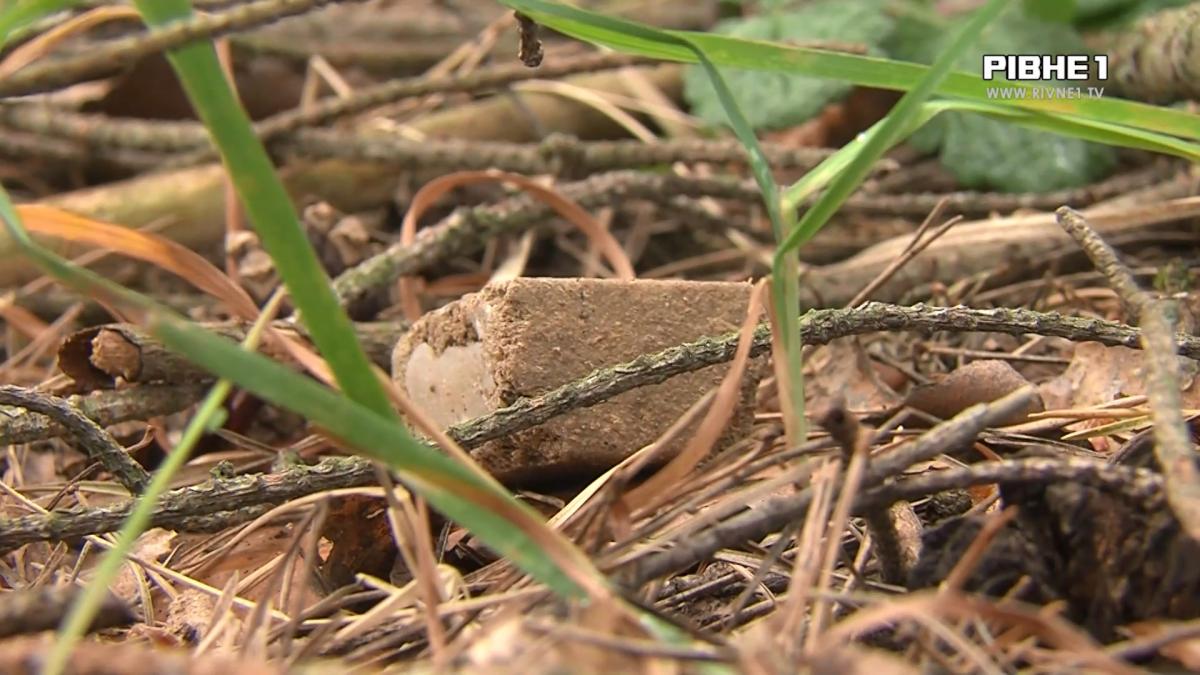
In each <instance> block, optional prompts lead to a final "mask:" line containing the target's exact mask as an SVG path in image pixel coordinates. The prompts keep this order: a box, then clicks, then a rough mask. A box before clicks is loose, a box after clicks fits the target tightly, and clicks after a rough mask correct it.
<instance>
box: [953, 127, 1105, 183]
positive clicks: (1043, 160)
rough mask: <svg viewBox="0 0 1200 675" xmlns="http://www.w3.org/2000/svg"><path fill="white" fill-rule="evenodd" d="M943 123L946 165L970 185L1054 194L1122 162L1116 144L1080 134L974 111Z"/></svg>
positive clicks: (1090, 180) (1096, 178) (1096, 175)
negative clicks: (1054, 131)
mask: <svg viewBox="0 0 1200 675" xmlns="http://www.w3.org/2000/svg"><path fill="white" fill-rule="evenodd" d="M937 122H938V123H937V124H936V125H935V126H933V127H931V128H933V129H935V130H939V131H940V132H941V139H940V145H941V153H940V154H939V157H940V158H941V161H942V164H943V165H944V166H945V167H946V168H947V169H948V170H949V171H950V172H951V173H952V174H954V177H955V178H956V179H957V180H958V182H959V183H962V184H963V185H964V186H966V187H971V188H992V189H995V190H1000V191H1005V192H1050V191H1052V190H1059V189H1064V188H1070V187H1076V186H1080V185H1087V184H1089V183H1092V182H1095V181H1097V180H1100V179H1101V178H1104V177H1105V176H1107V175H1108V174H1109V173H1111V172H1112V169H1113V168H1114V167H1115V166H1116V154H1115V153H1114V152H1113V151H1112V149H1111V148H1109V147H1107V146H1104V145H1099V144H1097V143H1089V142H1087V141H1082V140H1079V139H1077V138H1068V137H1066V136H1061V135H1058V134H1052V133H1047V132H1044V131H1034V130H1032V129H1022V128H1021V127H1018V126H1015V125H1013V124H1009V123H1008V122H1002V121H999V120H994V119H987V118H984V117H979V116H977V115H972V114H970V113H949V114H947V115H946V116H944V117H942V118H940V119H939V120H937Z"/></svg>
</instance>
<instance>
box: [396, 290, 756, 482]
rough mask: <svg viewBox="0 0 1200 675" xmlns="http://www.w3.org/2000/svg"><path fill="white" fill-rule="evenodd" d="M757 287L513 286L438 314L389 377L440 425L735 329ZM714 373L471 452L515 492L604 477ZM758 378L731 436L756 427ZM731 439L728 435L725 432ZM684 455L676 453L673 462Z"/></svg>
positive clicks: (752, 378) (411, 337)
mask: <svg viewBox="0 0 1200 675" xmlns="http://www.w3.org/2000/svg"><path fill="white" fill-rule="evenodd" d="M750 290H751V285H750V284H748V283H726V282H699V281H651V280H643V281H616V280H601V279H533V278H524V279H514V280H511V281H506V282H502V283H497V284H493V285H489V286H487V287H485V288H484V289H483V290H481V291H480V292H478V293H474V294H471V295H468V296H465V297H464V298H462V299H460V300H458V301H457V302H454V303H452V304H450V305H447V306H446V307H443V308H441V309H439V310H437V311H435V312H431V313H429V314H428V315H426V316H425V317H423V318H422V319H421V320H420V321H418V322H417V323H416V324H415V325H414V326H413V328H412V330H411V331H409V333H408V334H406V335H405V336H404V337H403V338H402V339H401V340H400V342H399V343H398V344H397V345H396V349H395V352H394V353H393V357H392V376H393V378H394V379H395V381H396V383H397V384H398V385H399V386H401V387H402V388H403V389H404V390H405V391H406V392H407V393H408V395H409V396H410V397H411V398H412V399H413V401H414V403H416V404H417V405H418V406H420V407H421V408H422V409H424V410H425V411H426V412H427V413H428V414H429V415H430V416H431V417H432V418H433V419H434V420H435V421H436V422H437V423H438V424H440V425H442V426H443V427H446V426H450V425H452V424H455V423H458V422H462V421H464V420H468V419H471V418H473V417H477V416H479V415H483V414H486V413H488V412H490V411H492V410H495V409H497V408H501V407H504V406H506V405H509V404H511V403H513V402H514V401H516V400H517V399H519V398H522V397H528V396H537V395H539V394H542V393H545V392H546V391H549V390H551V389H554V388H556V387H559V386H561V385H563V384H566V383H568V382H570V381H572V380H576V379H578V378H580V377H583V376H584V375H587V374H588V373H590V372H592V371H593V370H596V369H598V368H605V367H608V366H613V365H617V364H619V363H623V362H626V361H630V360H632V359H634V358H636V357H638V356H641V355H642V354H647V353H651V352H656V351H659V350H662V349H665V348H667V347H673V346H675V345H678V344H681V343H684V342H689V341H692V340H695V339H698V338H701V337H704V336H708V335H719V334H723V333H728V332H731V331H734V330H737V328H738V326H739V325H740V324H741V322H742V320H743V319H744V317H745V313H746V308H747V305H748V304H749V299H750ZM727 367H728V366H726V365H724V364H722V365H717V366H711V367H709V368H705V369H703V370H699V371H696V372H693V373H686V374H683V375H679V376H677V377H674V378H671V379H670V380H668V381H666V382H663V383H661V384H657V385H651V386H647V387H641V388H638V389H635V390H633V391H629V392H625V393H624V394H621V395H619V396H616V397H614V398H613V399H610V400H608V401H605V402H603V403H600V404H598V405H595V406H591V407H589V408H583V409H580V410H575V411H571V412H569V413H566V414H564V415H561V416H559V417H557V418H555V419H552V420H550V421H548V422H546V423H545V424H542V425H540V426H537V427H534V428H531V429H527V430H525V431H522V432H518V433H516V434H512V435H511V436H509V437H507V438H504V439H498V440H495V441H490V442H488V443H486V444H485V445H483V446H481V447H479V448H477V449H475V450H474V451H473V452H472V454H473V455H474V456H475V457H476V458H477V459H478V460H479V461H480V462H481V463H482V464H483V466H484V467H485V468H486V469H487V470H488V471H490V472H492V473H493V474H494V475H495V476H496V477H497V478H499V479H500V480H502V481H504V482H506V483H510V484H512V483H519V484H528V483H540V482H544V481H547V480H553V479H559V478H566V477H580V476H588V475H595V474H598V473H600V472H602V471H604V470H606V469H608V468H610V467H612V466H613V465H615V464H616V463H618V462H620V461H621V460H622V459H624V458H625V457H628V456H629V455H630V454H632V453H633V452H635V451H637V450H638V449H639V448H641V447H642V446H644V445H646V444H648V443H650V442H652V441H654V440H655V439H656V438H658V437H659V436H660V435H661V434H662V432H663V431H665V430H666V429H667V427H668V426H670V425H671V423H672V422H674V421H675V420H676V419H677V418H678V417H679V416H680V415H681V414H683V413H684V412H685V411H686V410H687V409H688V408H689V407H690V406H691V405H692V404H693V403H694V402H695V401H696V400H697V399H699V398H700V397H701V396H703V395H704V394H705V393H706V392H707V391H708V390H709V389H710V388H711V387H713V386H716V385H717V384H719V383H720V381H721V378H722V376H723V375H724V374H725V372H726V370H727ZM758 370H759V369H757V368H751V369H750V374H748V376H747V381H746V383H745V386H744V387H743V395H742V398H741V401H740V402H739V407H738V410H737V411H736V413H735V415H734V417H733V420H732V421H731V423H730V432H731V434H737V435H738V436H740V435H743V434H744V433H745V432H746V431H747V430H748V429H749V425H750V423H751V421H752V419H753V393H754V389H755V387H754V384H756V382H757V378H758ZM727 437H730V434H727ZM677 450H678V448H677V447H676V448H670V449H668V453H667V456H670V453H671V452H674V451H677Z"/></svg>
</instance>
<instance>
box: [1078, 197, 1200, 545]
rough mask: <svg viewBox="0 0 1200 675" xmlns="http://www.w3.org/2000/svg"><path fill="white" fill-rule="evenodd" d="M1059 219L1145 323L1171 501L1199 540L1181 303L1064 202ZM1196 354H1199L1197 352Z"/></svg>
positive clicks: (1159, 451) (1198, 477)
mask: <svg viewBox="0 0 1200 675" xmlns="http://www.w3.org/2000/svg"><path fill="white" fill-rule="evenodd" d="M1056 215H1057V216H1058V222H1059V224H1060V225H1061V226H1062V228H1063V229H1064V230H1066V232H1067V233H1068V234H1070V235H1071V236H1072V237H1073V238H1074V239H1075V241H1076V242H1077V243H1078V244H1079V247H1080V248H1082V249H1083V251H1084V253H1086V254H1087V256H1088V258H1089V259H1091V261H1092V264H1094V265H1095V266H1096V269H1098V270H1099V271H1100V272H1101V273H1103V274H1104V276H1105V278H1106V279H1108V282H1109V285H1110V286H1112V287H1113V290H1115V291H1116V292H1117V295H1119V296H1120V298H1121V301H1122V302H1123V303H1124V304H1125V307H1126V309H1127V314H1128V315H1130V317H1131V318H1133V319H1134V320H1135V321H1138V322H1139V323H1140V324H1141V326H1142V349H1143V351H1145V353H1146V356H1145V360H1146V370H1147V371H1148V372H1147V375H1146V395H1147V397H1148V398H1149V403H1150V410H1151V413H1152V417H1153V419H1154V440H1155V444H1154V450H1155V456H1156V457H1157V458H1158V463H1159V464H1160V465H1161V466H1162V470H1163V476H1164V480H1165V481H1166V493H1167V502H1168V503H1169V504H1170V505H1171V510H1172V511H1173V512H1174V513H1175V517H1176V518H1178V519H1179V522H1180V524H1181V525H1182V526H1183V529H1184V530H1185V531H1186V532H1187V533H1188V534H1189V535H1190V536H1191V537H1192V538H1193V539H1197V540H1200V468H1198V467H1197V466H1196V451H1195V449H1194V447H1193V446H1192V438H1191V434H1190V433H1189V432H1188V428H1187V423H1186V421H1185V420H1184V416H1183V402H1182V399H1181V398H1180V395H1179V383H1180V380H1181V378H1180V373H1179V359H1178V357H1177V356H1176V355H1177V354H1178V353H1179V352H1180V350H1179V347H1178V345H1177V344H1176V339H1175V331H1176V323H1177V321H1178V312H1179V309H1178V306H1177V305H1176V304H1175V303H1174V302H1172V301H1171V300H1166V299H1158V298H1155V297H1153V296H1152V295H1150V294H1149V293H1146V292H1145V291H1143V290H1141V289H1140V288H1138V285H1137V281H1135V280H1134V278H1133V275H1132V274H1130V272H1129V270H1128V269H1127V268H1126V267H1125V265H1123V264H1122V263H1121V261H1120V260H1118V259H1117V254H1116V251H1114V250H1113V249H1112V247H1111V246H1109V245H1108V244H1107V243H1105V242H1104V240H1103V239H1101V238H1100V235H1099V234H1097V233H1096V231H1095V230H1093V229H1092V228H1091V226H1090V225H1089V224H1088V222H1087V220H1085V219H1084V217H1083V216H1082V215H1081V214H1079V213H1078V212H1076V211H1074V210H1072V209H1069V208H1067V207H1065V206H1064V207H1062V208H1060V209H1059V210H1058V211H1057V212H1056ZM1193 358H1194V357H1193Z"/></svg>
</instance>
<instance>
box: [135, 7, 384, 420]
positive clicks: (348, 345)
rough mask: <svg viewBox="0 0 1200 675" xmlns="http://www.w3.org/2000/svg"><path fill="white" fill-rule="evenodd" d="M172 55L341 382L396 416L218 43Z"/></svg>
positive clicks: (169, 10) (171, 15)
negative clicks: (224, 67)
mask: <svg viewBox="0 0 1200 675" xmlns="http://www.w3.org/2000/svg"><path fill="white" fill-rule="evenodd" d="M134 4H135V5H136V6H137V8H138V11H139V12H140V13H141V14H142V17H143V18H144V20H145V21H146V23H147V24H149V25H150V26H152V27H161V26H163V25H165V24H167V23H169V22H171V21H174V20H178V19H184V18H187V17H189V16H191V14H192V11H191V7H190V6H189V4H188V2H187V0H136V2H135V3H134ZM167 58H168V60H170V62H171V65H172V66H173V67H174V69H175V72H176V73H177V74H178V75H179V79H180V81H181V82H182V83H183V87H184V90H185V91H186V92H187V95H188V99H189V100H191V102H192V105H193V107H194V108H195V109H196V113H197V115H199V117H200V120H201V121H202V122H203V123H204V125H205V126H206V127H207V128H208V130H209V133H211V134H212V137H213V141H214V143H215V145H216V146H217V148H218V149H219V150H220V153H221V159H222V160H223V162H224V163H225V168H226V169H227V170H228V171H229V175H230V178H231V179H232V181H233V184H234V187H235V188H236V189H237V193H238V196H239V197H240V198H241V200H242V203H243V205H244V206H245V208H246V211H247V213H248V214H249V216H250V221H251V223H252V224H253V226H254V229H255V230H256V231H257V232H258V234H259V237H260V238H261V240H262V243H263V246H264V248H265V249H266V250H267V253H269V254H270V256H271V260H272V261H273V262H274V264H275V268H276V269H277V270H278V271H279V276H280V278H282V279H283V282H284V284H285V285H286V286H287V289H288V292H289V293H290V295H291V298H292V301H293V302H294V303H295V304H296V307H297V308H299V310H300V316H301V319H302V320H303V321H304V323H305V326H306V327H307V328H308V331H309V334H310V335H311V336H312V340H313V342H314V343H315V344H316V346H317V349H318V350H319V351H320V352H321V356H323V357H324V358H325V360H326V361H327V362H328V363H329V366H330V369H331V370H332V371H333V373H334V376H335V377H336V378H337V382H338V385H339V386H340V387H341V388H342V389H343V390H344V391H345V392H346V393H347V394H348V395H349V396H350V397H351V398H353V399H354V400H356V401H359V402H361V403H363V404H364V405H366V406H367V407H369V408H371V409H373V410H375V411H376V412H378V413H380V414H381V415H385V416H393V417H394V416H395V412H394V411H393V410H392V407H391V405H390V403H389V402H388V399H387V395H386V394H385V393H384V390H383V387H382V386H381V385H380V383H379V381H378V379H376V377H375V375H374V373H373V372H372V370H371V367H370V361H369V360H368V359H367V356H366V354H365V353H364V352H363V350H362V347H361V346H360V345H359V343H358V339H357V338H356V337H355V334H354V330H353V328H352V326H351V325H350V319H349V317H347V316H346V313H345V312H344V311H342V308H341V306H340V305H339V304H338V301H337V298H336V296H335V295H334V293H333V290H332V288H331V287H330V284H329V279H328V277H326V275H325V272H324V270H323V269H322V268H321V265H320V263H319V262H318V261H317V257H316V254H315V253H314V252H313V249H312V246H311V245H310V244H309V243H308V238H307V237H306V236H305V234H304V231H303V229H302V228H301V225H300V220H299V217H298V216H297V214H296V209H295V207H294V206H293V205H292V201H291V198H290V197H289V196H288V193H287V191H286V190H285V189H284V187H283V183H282V182H281V181H280V180H279V177H278V176H277V175H276V173H275V167H274V166H273V165H272V164H271V160H270V159H269V158H268V156H267V153H266V150H265V148H264V147H263V145H262V142H261V141H259V139H258V136H257V135H255V133H254V129H253V127H252V126H251V124H250V119H249V118H248V117H247V116H246V112H245V111H244V110H243V109H242V106H241V104H239V103H238V101H237V98H236V97H235V96H234V93H233V90H232V89H231V88H230V86H229V82H228V81H227V80H226V79H225V75H224V73H223V72H222V70H221V65H220V62H219V61H218V60H217V53H216V50H215V49H214V48H213V46H212V43H211V42H209V41H201V42H194V43H191V44H189V45H186V46H183V47H180V48H178V49H174V50H171V51H170V52H169V53H168V54H167Z"/></svg>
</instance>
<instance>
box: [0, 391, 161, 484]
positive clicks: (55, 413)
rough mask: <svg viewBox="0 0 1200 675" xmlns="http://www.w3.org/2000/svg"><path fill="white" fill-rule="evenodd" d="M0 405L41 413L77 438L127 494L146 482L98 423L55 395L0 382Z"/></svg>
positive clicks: (146, 475) (139, 469)
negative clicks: (122, 486)
mask: <svg viewBox="0 0 1200 675" xmlns="http://www.w3.org/2000/svg"><path fill="white" fill-rule="evenodd" d="M0 405H7V406H13V407H16V408H21V409H24V410H28V411H30V412H33V413H37V414H39V415H43V416H45V417H47V418H49V419H51V420H54V421H55V422H56V423H58V424H59V425H60V426H61V427H62V428H63V429H65V430H66V431H67V432H68V433H70V434H71V435H72V436H73V437H74V438H75V440H76V442H78V444H79V448H80V449H81V450H82V451H83V452H84V454H86V455H87V456H88V457H89V458H91V459H92V460H93V461H96V462H99V463H100V465H101V466H103V467H104V468H105V469H106V470H107V471H108V472H109V473H111V474H112V475H113V477H115V478H116V479H117V482H119V483H120V484H121V485H124V486H125V489H126V490H129V493H130V494H134V495H139V494H141V493H142V492H143V491H144V490H145V489H146V486H147V485H149V484H150V474H149V473H147V472H146V470H145V469H144V468H142V465H141V464H138V463H137V462H136V461H134V460H133V458H132V457H130V456H129V454H128V453H126V452H125V448H122V447H121V446H120V444H118V443H117V442H116V441H115V440H113V437H112V436H110V435H108V432H107V431H105V430H104V429H103V428H102V427H101V426H100V425H98V424H96V422H95V421H93V420H92V419H91V418H90V417H88V416H87V415H84V414H83V413H82V412H80V411H79V409H78V408H76V407H75V406H73V405H71V404H70V402H68V401H65V400H63V399H61V398H58V397H57V396H50V395H48V394H43V393H41V392H37V391H34V390H32V389H26V388H24V387H18V386H15V385H11V384H5V385H0Z"/></svg>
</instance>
